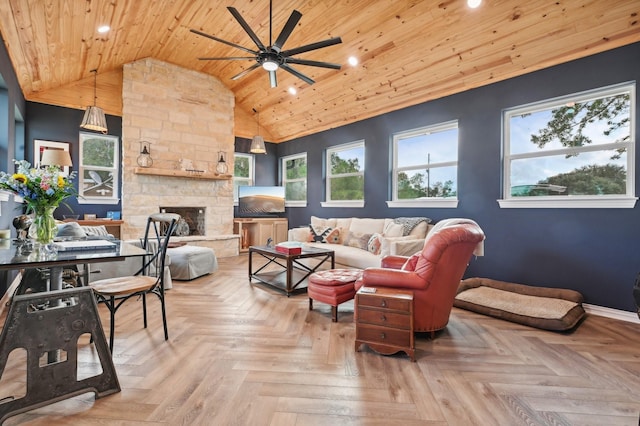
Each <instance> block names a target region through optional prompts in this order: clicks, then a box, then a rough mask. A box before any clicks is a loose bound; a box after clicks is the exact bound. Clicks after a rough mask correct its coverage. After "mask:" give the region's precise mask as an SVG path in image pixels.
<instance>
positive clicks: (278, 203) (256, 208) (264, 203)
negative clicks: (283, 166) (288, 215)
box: [238, 186, 285, 216]
mask: <svg viewBox="0 0 640 426" xmlns="http://www.w3.org/2000/svg"><path fill="white" fill-rule="evenodd" d="M284 200H285V198H284V186H239V187H238V213H239V214H240V215H242V216H259V215H270V214H277V213H284V211H285V210H284Z"/></svg>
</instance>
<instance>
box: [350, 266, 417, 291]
mask: <svg viewBox="0 0 640 426" xmlns="http://www.w3.org/2000/svg"><path fill="white" fill-rule="evenodd" d="M361 281H362V284H363V285H364V286H366V287H377V286H380V287H391V288H410V289H420V288H424V286H425V283H424V279H423V278H420V277H419V276H418V275H417V274H416V273H415V272H413V271H402V270H399V269H385V268H367V269H365V270H364V272H363V273H362V279H361Z"/></svg>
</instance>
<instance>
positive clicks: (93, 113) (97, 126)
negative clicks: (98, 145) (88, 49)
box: [80, 70, 107, 134]
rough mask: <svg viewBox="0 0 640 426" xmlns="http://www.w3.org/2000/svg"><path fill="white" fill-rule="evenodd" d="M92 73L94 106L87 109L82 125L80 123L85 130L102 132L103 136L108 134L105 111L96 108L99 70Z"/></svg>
mask: <svg viewBox="0 0 640 426" xmlns="http://www.w3.org/2000/svg"><path fill="white" fill-rule="evenodd" d="M91 72H92V73H93V106H89V107H87V110H86V111H85V112H84V117H83V118H82V123H80V127H81V128H83V129H88V130H94V131H96V132H101V133H102V134H107V119H106V118H105V116H104V111H103V110H102V108H98V107H97V106H96V101H97V99H98V95H97V87H98V70H91Z"/></svg>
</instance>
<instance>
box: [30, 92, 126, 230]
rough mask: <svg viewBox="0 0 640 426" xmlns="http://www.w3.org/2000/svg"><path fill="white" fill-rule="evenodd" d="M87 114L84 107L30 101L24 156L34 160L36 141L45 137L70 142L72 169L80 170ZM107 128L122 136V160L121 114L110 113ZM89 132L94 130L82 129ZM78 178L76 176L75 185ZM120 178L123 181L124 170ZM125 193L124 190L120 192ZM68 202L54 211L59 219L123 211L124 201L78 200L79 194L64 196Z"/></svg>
mask: <svg viewBox="0 0 640 426" xmlns="http://www.w3.org/2000/svg"><path fill="white" fill-rule="evenodd" d="M82 117H84V110H79V109H72V108H64V107H58V106H55V105H46V104H41V103H37V102H27V135H26V136H27V143H26V145H25V146H26V151H27V152H26V153H25V159H26V160H27V161H29V162H30V163H32V164H33V141H34V140H35V139H43V140H47V141H54V142H68V143H69V144H71V147H70V151H71V161H72V162H73V168H72V170H75V171H76V172H78V170H79V168H80V151H79V150H80V130H81V129H80V123H81V122H82ZM106 118H107V128H108V129H109V135H111V136H117V137H118V138H119V143H120V144H119V148H118V153H119V155H120V159H119V161H118V164H122V117H118V116H114V115H107V116H106ZM82 131H83V132H86V133H92V132H91V131H87V130H84V129H83V130H82ZM78 181H79V178H78V176H76V179H75V183H76V188H77V186H78ZM119 181H120V182H122V170H120V178H119ZM120 197H122V194H120ZM65 203H66V204H67V205H68V207H67V206H65V205H60V207H58V208H57V209H56V211H55V213H54V215H55V217H56V218H57V219H62V216H63V215H65V214H77V215H80V218H82V217H83V216H84V214H85V213H91V214H95V215H96V216H97V217H106V216H107V211H110V210H111V211H121V210H122V204H121V203H120V202H118V204H78V200H77V198H76V197H70V198H67V199H66V200H65Z"/></svg>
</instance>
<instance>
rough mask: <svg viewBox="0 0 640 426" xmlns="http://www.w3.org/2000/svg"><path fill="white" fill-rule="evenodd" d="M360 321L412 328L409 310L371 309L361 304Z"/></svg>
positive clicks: (405, 328)
mask: <svg viewBox="0 0 640 426" xmlns="http://www.w3.org/2000/svg"><path fill="white" fill-rule="evenodd" d="M358 322H360V323H369V324H375V325H381V326H384V327H393V328H401V329H404V330H409V329H411V316H410V314H409V312H406V313H400V312H394V311H389V310H381V309H370V308H366V307H363V306H362V305H361V306H360V309H358Z"/></svg>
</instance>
